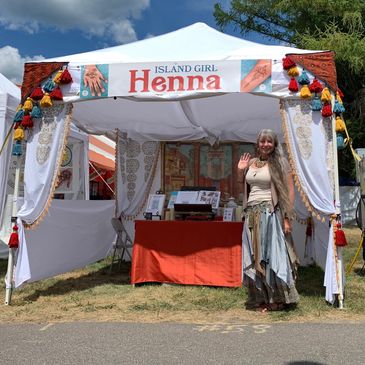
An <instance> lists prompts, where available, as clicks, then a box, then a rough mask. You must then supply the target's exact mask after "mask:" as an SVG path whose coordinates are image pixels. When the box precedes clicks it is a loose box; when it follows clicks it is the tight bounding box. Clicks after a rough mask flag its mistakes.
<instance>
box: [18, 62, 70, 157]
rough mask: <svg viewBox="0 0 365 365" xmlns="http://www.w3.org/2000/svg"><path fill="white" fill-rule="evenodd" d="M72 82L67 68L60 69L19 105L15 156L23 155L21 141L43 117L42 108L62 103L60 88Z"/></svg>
mask: <svg viewBox="0 0 365 365" xmlns="http://www.w3.org/2000/svg"><path fill="white" fill-rule="evenodd" d="M71 82H72V77H71V74H70V72H69V71H68V70H67V67H66V68H65V69H60V70H58V71H57V72H56V73H55V75H54V76H53V77H49V78H48V79H47V80H45V82H44V84H43V85H39V86H37V87H36V88H35V89H34V90H33V91H32V92H31V93H30V95H29V96H28V97H27V98H26V99H25V101H24V103H23V104H19V106H18V109H17V111H16V113H15V116H14V119H13V123H14V130H15V131H14V137H13V139H14V141H15V143H14V147H13V154H14V155H15V156H19V155H21V151H22V149H21V141H22V140H24V139H25V131H26V130H30V129H32V128H33V126H34V119H39V118H41V117H42V108H46V107H50V106H52V105H53V101H62V100H63V94H62V90H61V88H60V86H62V85H66V84H69V83H71Z"/></svg>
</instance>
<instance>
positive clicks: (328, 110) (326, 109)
mask: <svg viewBox="0 0 365 365" xmlns="http://www.w3.org/2000/svg"><path fill="white" fill-rule="evenodd" d="M331 115H332V105H331V104H330V103H326V104H324V106H323V108H322V117H324V118H328V117H330V116H331Z"/></svg>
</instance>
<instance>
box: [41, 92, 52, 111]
mask: <svg viewBox="0 0 365 365" xmlns="http://www.w3.org/2000/svg"><path fill="white" fill-rule="evenodd" d="M39 104H40V106H41V107H42V108H47V107H49V106H52V100H51V97H50V96H49V94H48V93H45V94H44V96H43V98H42V99H41V101H40V102H39Z"/></svg>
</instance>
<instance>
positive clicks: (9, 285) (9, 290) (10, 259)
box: [5, 248, 14, 305]
mask: <svg viewBox="0 0 365 365" xmlns="http://www.w3.org/2000/svg"><path fill="white" fill-rule="evenodd" d="M13 270H14V248H9V257H8V270H7V272H6V280H5V281H6V290H5V305H10V304H11V294H12V292H13Z"/></svg>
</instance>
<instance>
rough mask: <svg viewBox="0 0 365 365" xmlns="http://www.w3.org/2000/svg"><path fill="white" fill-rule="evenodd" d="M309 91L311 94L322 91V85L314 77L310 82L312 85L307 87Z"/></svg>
mask: <svg viewBox="0 0 365 365" xmlns="http://www.w3.org/2000/svg"><path fill="white" fill-rule="evenodd" d="M309 90H310V91H311V92H312V93H315V94H319V93H320V92H322V90H323V86H322V84H321V83H320V82H319V81H318V79H317V78H316V77H315V78H314V79H313V81H312V83H311V84H310V85H309Z"/></svg>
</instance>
